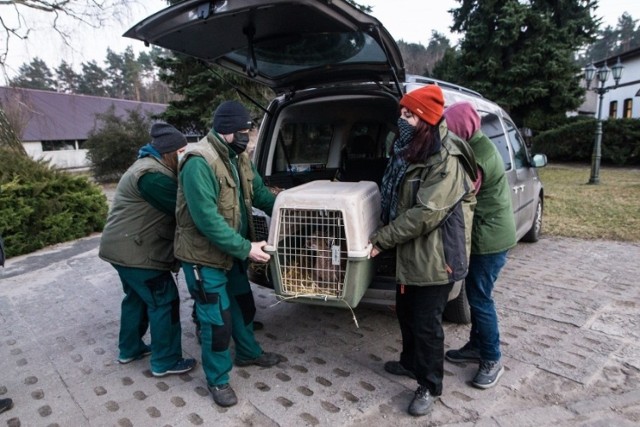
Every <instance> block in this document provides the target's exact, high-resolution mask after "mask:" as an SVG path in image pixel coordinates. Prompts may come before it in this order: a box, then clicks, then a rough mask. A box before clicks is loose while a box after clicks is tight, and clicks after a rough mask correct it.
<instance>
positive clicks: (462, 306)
mask: <svg viewBox="0 0 640 427" xmlns="http://www.w3.org/2000/svg"><path fill="white" fill-rule="evenodd" d="M442 316H443V317H444V319H445V320H447V321H449V322H452V323H458V324H460V325H466V324H469V323H471V309H470V308H469V301H468V300H467V291H466V289H465V286H464V283H462V287H461V288H460V294H459V295H458V296H457V297H456V298H454V299H452V300H451V301H449V302H448V303H447V306H446V307H445V309H444V313H443V315H442Z"/></svg>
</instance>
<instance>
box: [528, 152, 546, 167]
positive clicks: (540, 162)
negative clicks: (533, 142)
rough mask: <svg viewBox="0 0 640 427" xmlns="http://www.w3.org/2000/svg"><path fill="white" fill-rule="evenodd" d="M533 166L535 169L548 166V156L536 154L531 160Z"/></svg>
mask: <svg viewBox="0 0 640 427" xmlns="http://www.w3.org/2000/svg"><path fill="white" fill-rule="evenodd" d="M531 166H533V167H534V168H543V167H545V166H547V156H546V154H535V155H534V156H533V159H532V160H531Z"/></svg>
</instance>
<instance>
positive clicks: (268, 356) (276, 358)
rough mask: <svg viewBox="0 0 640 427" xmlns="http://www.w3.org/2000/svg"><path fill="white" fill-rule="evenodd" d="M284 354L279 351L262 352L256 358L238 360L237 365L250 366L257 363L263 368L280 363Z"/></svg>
mask: <svg viewBox="0 0 640 427" xmlns="http://www.w3.org/2000/svg"><path fill="white" fill-rule="evenodd" d="M281 357H282V356H280V355H279V354H277V353H268V352H266V351H264V352H262V354H261V355H260V356H258V357H256V358H255V359H249V360H236V366H250V365H257V366H262V367H263V368H270V367H272V366H274V365H277V364H278V363H280V360H282V359H281Z"/></svg>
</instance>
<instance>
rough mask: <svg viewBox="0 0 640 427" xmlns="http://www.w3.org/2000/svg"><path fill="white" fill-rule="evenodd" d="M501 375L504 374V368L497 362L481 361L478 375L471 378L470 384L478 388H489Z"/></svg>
mask: <svg viewBox="0 0 640 427" xmlns="http://www.w3.org/2000/svg"><path fill="white" fill-rule="evenodd" d="M502 374H504V366H502V363H501V362H500V361H499V360H496V361H487V360H482V361H480V368H479V369H478V373H477V374H476V376H475V377H474V378H473V381H472V382H471V384H473V386H474V387H478V388H483V389H485V388H491V387H493V386H494V385H496V384H497V383H498V380H499V379H500V377H501V376H502Z"/></svg>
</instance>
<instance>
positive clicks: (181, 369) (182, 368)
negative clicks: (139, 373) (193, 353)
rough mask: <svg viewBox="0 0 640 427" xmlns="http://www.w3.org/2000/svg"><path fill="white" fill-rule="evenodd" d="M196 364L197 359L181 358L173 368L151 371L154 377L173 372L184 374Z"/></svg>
mask: <svg viewBox="0 0 640 427" xmlns="http://www.w3.org/2000/svg"><path fill="white" fill-rule="evenodd" d="M195 366H196V359H179V360H178V361H177V362H176V363H175V364H174V365H173V366H172V367H171V368H169V369H167V370H166V371H163V372H154V371H151V373H152V374H153V376H154V377H164V376H165V375H171V374H184V373H185V372H189V371H190V370H192V369H193V368H194V367H195Z"/></svg>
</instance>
